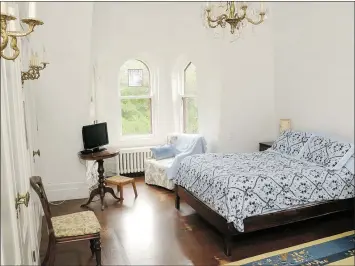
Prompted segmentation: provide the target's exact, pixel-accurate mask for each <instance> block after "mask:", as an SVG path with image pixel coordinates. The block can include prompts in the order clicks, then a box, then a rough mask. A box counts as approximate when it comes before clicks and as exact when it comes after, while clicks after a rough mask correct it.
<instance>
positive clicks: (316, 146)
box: [301, 136, 354, 170]
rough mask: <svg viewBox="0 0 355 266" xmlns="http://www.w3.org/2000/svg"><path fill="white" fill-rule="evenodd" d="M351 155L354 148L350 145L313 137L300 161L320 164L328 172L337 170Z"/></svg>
mask: <svg viewBox="0 0 355 266" xmlns="http://www.w3.org/2000/svg"><path fill="white" fill-rule="evenodd" d="M353 154H354V147H353V145H352V144H350V143H346V142H341V141H337V140H332V139H330V138H326V137H322V136H313V137H312V138H311V139H310V141H309V143H308V144H307V145H306V147H305V150H304V153H303V154H302V156H301V159H302V160H306V161H307V162H311V163H316V164H320V165H322V166H325V167H327V168H328V169H330V170H339V169H340V168H342V167H343V166H344V165H345V163H346V162H347V161H348V160H349V158H350V157H351V156H352V155H353Z"/></svg>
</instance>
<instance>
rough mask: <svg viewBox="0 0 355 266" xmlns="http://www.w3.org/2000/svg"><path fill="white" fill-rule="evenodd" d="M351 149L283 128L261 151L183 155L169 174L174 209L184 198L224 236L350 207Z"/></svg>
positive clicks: (226, 244)
mask: <svg viewBox="0 0 355 266" xmlns="http://www.w3.org/2000/svg"><path fill="white" fill-rule="evenodd" d="M353 165H354V147H353V145H352V144H349V143H344V142H339V141H334V140H332V139H329V138H325V137H322V136H316V135H314V134H311V133H306V132H296V131H285V132H284V133H283V134H282V135H281V136H279V138H278V139H277V140H276V141H275V143H274V145H273V147H272V148H271V149H268V150H266V151H263V152H254V153H233V154H214V153H207V154H199V155H193V156H189V157H187V158H185V159H184V160H183V161H182V162H181V164H180V167H179V169H178V173H177V175H176V177H175V178H174V182H175V184H176V187H175V193H176V201H175V207H176V208H177V209H179V207H180V199H183V200H185V201H186V202H187V203H188V204H189V205H190V206H191V207H192V208H194V209H195V210H196V212H197V213H199V214H200V215H201V216H202V217H204V218H205V219H206V220H207V221H209V222H210V223H211V224H212V225H214V226H215V227H216V228H217V229H218V230H219V231H220V232H221V233H222V235H223V237H224V252H225V254H226V255H227V256H230V255H231V240H232V237H233V236H235V235H238V234H243V233H247V232H252V231H256V230H261V229H265V228H270V227H275V226H279V225H283V224H287V223H292V222H296V221H301V220H305V219H310V218H314V217H318V216H322V215H327V214H331V213H336V212H342V211H349V210H352V209H353V206H354V169H353V168H354V166H353Z"/></svg>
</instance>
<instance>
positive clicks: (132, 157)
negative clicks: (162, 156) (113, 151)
mask: <svg viewBox="0 0 355 266" xmlns="http://www.w3.org/2000/svg"><path fill="white" fill-rule="evenodd" d="M150 148H151V147H140V148H125V149H120V153H119V155H118V156H117V157H116V173H118V174H129V173H139V172H143V171H144V161H145V159H147V158H150V157H151V156H152V152H151V151H150Z"/></svg>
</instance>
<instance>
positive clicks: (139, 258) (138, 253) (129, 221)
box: [40, 178, 354, 266]
mask: <svg viewBox="0 0 355 266" xmlns="http://www.w3.org/2000/svg"><path fill="white" fill-rule="evenodd" d="M136 180H137V181H136V183H137V190H138V198H136V199H135V198H134V193H133V190H132V187H131V186H125V187H124V197H125V200H124V203H123V205H121V204H119V203H117V202H116V201H115V200H114V199H113V198H112V197H111V196H110V195H109V194H107V195H106V197H105V201H106V205H107V206H106V209H105V210H104V211H101V209H100V203H99V201H96V202H93V203H91V204H90V207H91V209H92V210H93V211H94V212H95V214H96V216H97V218H98V219H99V221H100V223H101V226H102V232H101V235H102V262H103V264H104V265H222V264H223V263H227V262H230V261H236V260H240V259H243V258H247V257H250V256H255V255H258V254H262V253H265V252H270V251H274V250H277V249H281V248H286V247H290V246H293V245H297V244H301V243H304V242H308V241H312V240H315V239H319V238H322V237H327V236H331V235H334V234H338V233H341V232H345V231H348V230H351V229H352V228H353V225H354V221H353V219H354V216H353V215H349V214H343V215H335V216H334V215H333V216H328V217H324V218H320V219H315V220H310V221H306V222H301V223H297V224H294V225H289V226H284V227H280V228H275V229H269V230H265V231H261V232H255V233H252V234H246V235H243V236H241V237H239V238H237V239H235V241H234V247H233V250H232V253H233V254H232V257H231V258H228V257H226V256H225V255H224V253H223V248H222V247H223V246H222V243H223V242H222V239H221V237H220V235H219V234H218V232H216V231H215V230H214V229H213V228H212V227H211V226H210V225H209V224H208V223H206V222H205V221H204V220H203V219H202V218H200V217H199V216H198V215H197V214H196V213H195V212H194V210H193V209H192V208H190V207H189V206H188V205H187V204H185V203H184V202H182V203H181V209H180V212H179V211H177V210H176V209H175V207H174V193H173V192H170V191H168V190H165V189H163V188H158V187H154V186H149V185H146V184H145V183H144V179H143V178H136ZM84 201H85V200H70V201H67V202H65V203H63V204H62V205H59V206H51V208H52V213H53V216H56V215H63V214H68V213H73V212H77V211H83V210H85V209H82V208H80V204H82V203H83V202H84ZM47 239H48V238H47V231H46V224H45V221H43V227H42V241H41V250H40V253H41V257H42V258H43V256H44V254H45V250H46V245H47ZM56 254H57V255H56V263H55V265H77V266H79V265H80V266H84V265H85V266H87V265H95V259H94V258H91V253H90V248H89V241H87V243H86V242H85V241H84V242H77V243H70V244H63V245H59V246H58V249H57V252H56Z"/></svg>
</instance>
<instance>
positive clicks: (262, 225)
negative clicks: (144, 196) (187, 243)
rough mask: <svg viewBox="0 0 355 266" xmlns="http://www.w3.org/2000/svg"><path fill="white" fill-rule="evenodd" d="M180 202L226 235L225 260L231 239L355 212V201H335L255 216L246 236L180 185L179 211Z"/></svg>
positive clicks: (248, 220)
mask: <svg viewBox="0 0 355 266" xmlns="http://www.w3.org/2000/svg"><path fill="white" fill-rule="evenodd" d="M180 199H183V200H184V201H185V202H186V203H187V204H189V205H190V206H191V207H192V208H193V209H195V211H196V212H197V213H198V214H199V215H201V216H202V217H203V218H204V219H205V220H206V221H208V222H209V223H210V224H212V225H213V226H214V227H215V228H216V229H217V230H218V231H219V232H220V233H221V234H222V235H223V240H224V253H225V254H226V256H231V247H232V238H233V237H234V236H236V235H240V234H244V233H248V232H253V231H258V230H262V229H266V228H272V227H277V226H281V225H285V224H290V223H294V222H298V221H303V220H308V219H312V218H316V217H320V216H324V215H328V214H332V213H339V212H344V211H351V210H353V211H354V203H355V201H354V200H355V198H351V199H345V200H335V201H331V202H326V203H321V204H317V205H312V206H309V207H303V208H297V209H291V210H287V211H279V212H275V213H270V214H264V215H258V216H253V217H249V218H246V219H245V220H244V232H239V231H237V229H235V227H234V225H233V223H227V220H226V219H225V218H223V217H222V216H220V215H219V214H218V213H217V212H215V211H214V210H212V209H211V208H209V207H208V206H207V205H206V204H204V203H203V202H202V201H200V200H199V199H198V198H196V197H195V196H194V195H192V194H191V193H190V192H189V191H188V190H186V189H185V188H183V187H181V186H179V185H175V208H176V209H178V210H179V209H180Z"/></svg>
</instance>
